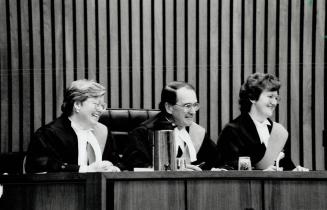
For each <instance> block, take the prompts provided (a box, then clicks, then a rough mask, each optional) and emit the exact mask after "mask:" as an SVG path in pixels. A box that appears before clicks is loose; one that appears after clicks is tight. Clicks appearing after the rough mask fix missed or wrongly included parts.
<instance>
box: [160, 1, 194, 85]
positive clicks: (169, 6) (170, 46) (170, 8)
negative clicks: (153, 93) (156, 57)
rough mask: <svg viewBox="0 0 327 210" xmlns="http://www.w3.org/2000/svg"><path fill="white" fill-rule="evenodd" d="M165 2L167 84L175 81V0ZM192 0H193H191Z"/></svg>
mask: <svg viewBox="0 0 327 210" xmlns="http://www.w3.org/2000/svg"><path fill="white" fill-rule="evenodd" d="M163 1H164V3H165V29H166V33H165V47H166V48H165V51H166V54H165V58H166V60H164V61H163V62H165V64H166V65H165V66H164V67H165V69H166V84H167V83H169V82H171V81H174V71H175V66H174V46H175V42H174V0H163ZM190 1H191V0H190Z"/></svg>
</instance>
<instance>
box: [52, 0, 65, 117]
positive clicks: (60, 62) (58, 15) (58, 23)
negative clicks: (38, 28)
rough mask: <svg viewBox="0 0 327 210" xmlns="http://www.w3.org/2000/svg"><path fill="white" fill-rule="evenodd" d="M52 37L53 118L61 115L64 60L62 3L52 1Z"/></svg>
mask: <svg viewBox="0 0 327 210" xmlns="http://www.w3.org/2000/svg"><path fill="white" fill-rule="evenodd" d="M53 6H54V8H53V9H54V29H55V31H54V35H55V55H56V57H55V69H54V71H55V75H54V77H53V79H55V83H54V87H55V89H56V95H55V96H54V97H55V98H54V100H55V102H54V103H56V112H55V116H54V117H56V116H59V115H60V114H61V104H62V101H63V93H64V89H65V87H64V75H63V74H64V58H63V51H64V48H63V43H64V40H63V28H64V26H63V24H62V21H63V16H64V14H63V13H62V12H63V10H62V7H63V5H62V2H61V1H54V5H53Z"/></svg>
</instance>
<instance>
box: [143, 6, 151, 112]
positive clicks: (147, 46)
mask: <svg viewBox="0 0 327 210" xmlns="http://www.w3.org/2000/svg"><path fill="white" fill-rule="evenodd" d="M142 2H143V5H142V11H143V17H142V20H143V23H142V24H143V28H142V34H143V37H142V38H143V42H142V43H143V46H142V47H143V78H144V80H143V91H144V93H143V94H144V98H143V105H144V107H149V108H152V100H153V98H152V91H153V89H152V87H151V84H152V81H151V79H152V74H151V72H152V67H153V66H152V52H151V46H152V39H151V30H152V29H151V0H142Z"/></svg>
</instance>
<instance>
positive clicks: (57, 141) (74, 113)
mask: <svg viewBox="0 0 327 210" xmlns="http://www.w3.org/2000/svg"><path fill="white" fill-rule="evenodd" d="M105 92H106V90H105V88H104V87H103V86H102V85H100V84H99V83H96V82H94V81H90V80H77V81H74V82H72V84H71V86H70V87H69V88H68V89H67V91H66V93H65V96H64V101H63V104H62V107H61V109H62V112H63V113H62V115H61V116H60V117H59V118H58V119H56V120H54V121H53V122H51V123H49V124H47V125H44V126H42V127H41V128H39V129H38V130H37V131H36V132H35V134H34V136H33V138H32V140H31V142H30V145H29V149H28V152H27V158H26V172H32V173H35V172H56V171H79V172H108V171H112V172H116V171H120V169H119V167H117V166H119V165H120V162H119V157H118V155H117V153H116V152H115V148H114V145H113V144H112V142H113V141H112V136H111V132H110V130H108V128H107V127H106V126H105V125H103V124H101V123H99V122H98V120H99V117H100V115H101V114H102V112H103V111H104V110H105V109H106V104H105V103H104V94H105ZM113 164H115V165H117V166H114V165H113Z"/></svg>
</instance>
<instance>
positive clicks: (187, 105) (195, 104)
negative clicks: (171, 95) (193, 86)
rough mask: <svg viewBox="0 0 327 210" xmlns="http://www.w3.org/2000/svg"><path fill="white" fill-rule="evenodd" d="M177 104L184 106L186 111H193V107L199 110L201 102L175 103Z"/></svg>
mask: <svg viewBox="0 0 327 210" xmlns="http://www.w3.org/2000/svg"><path fill="white" fill-rule="evenodd" d="M175 105H176V106H179V107H182V108H183V109H184V111H185V112H188V111H191V109H192V108H193V109H194V111H198V110H199V109H200V104H199V103H194V104H191V103H187V104H183V105H180V104H175Z"/></svg>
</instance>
